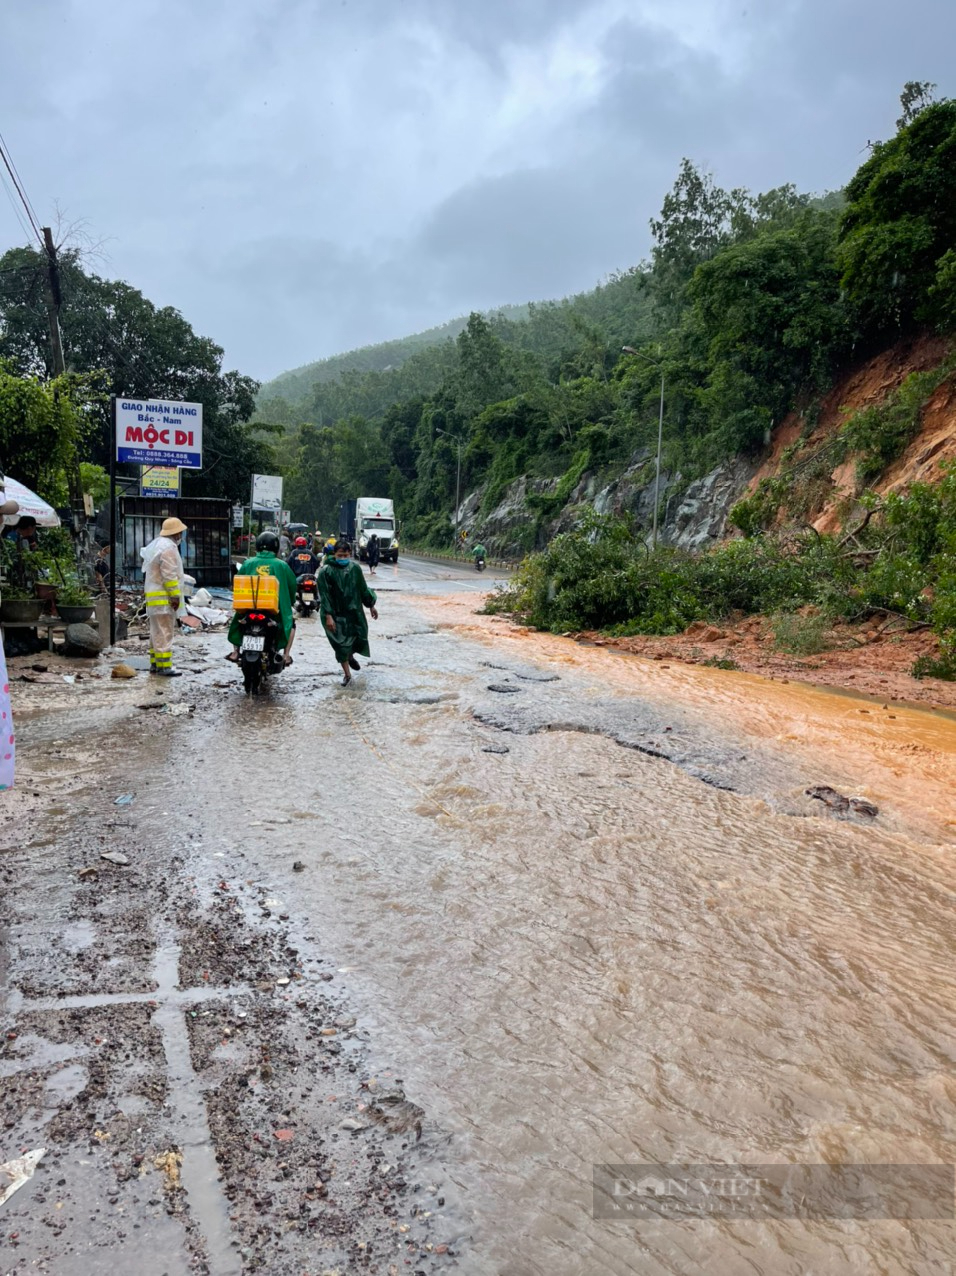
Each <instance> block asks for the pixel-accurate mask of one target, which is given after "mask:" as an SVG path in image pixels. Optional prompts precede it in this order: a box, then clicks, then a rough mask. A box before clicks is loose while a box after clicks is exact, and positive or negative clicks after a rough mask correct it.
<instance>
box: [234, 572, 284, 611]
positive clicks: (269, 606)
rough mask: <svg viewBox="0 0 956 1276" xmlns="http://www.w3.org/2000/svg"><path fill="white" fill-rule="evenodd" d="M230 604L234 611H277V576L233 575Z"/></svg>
mask: <svg viewBox="0 0 956 1276" xmlns="http://www.w3.org/2000/svg"><path fill="white" fill-rule="evenodd" d="M232 606H233V609H234V610H235V611H278V610H279V581H278V578H277V577H276V576H234V577H233V578H232Z"/></svg>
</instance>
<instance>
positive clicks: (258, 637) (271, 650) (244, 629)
mask: <svg viewBox="0 0 956 1276" xmlns="http://www.w3.org/2000/svg"><path fill="white" fill-rule="evenodd" d="M236 619H237V621H238V624H239V631H240V633H241V635H242V640H241V642H240V643H239V667H240V668H241V669H242V685H243V687H244V688H245V692H246V695H247V696H257V695H259V693H260V692H261V691H262V690H263V689H264V687H265V686H266V684H267V682H268V681H269V676H270V674H274V673H280V672H281V670H282V669H283V667H284V665H283V660H282V657H281V656H280V655H279V653H278V650H277V646H276V639H277V637H278V634H279V622H278V620H277V619H276V616H275V613H274V612H269V611H247V612H240V613H239V614H238V616H237V617H236Z"/></svg>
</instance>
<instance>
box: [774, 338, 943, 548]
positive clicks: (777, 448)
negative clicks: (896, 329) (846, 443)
mask: <svg viewBox="0 0 956 1276" xmlns="http://www.w3.org/2000/svg"><path fill="white" fill-rule="evenodd" d="M951 345H952V339H951V338H944V337H937V336H923V337H918V338H915V339H914V340H912V341H905V342H900V343H899V344H898V345H895V346H893V347H892V348H891V349H890V350H886V351H884V352H883V353H882V354H879V355H877V356H876V357H875V358H873V359H869V360H867V361H866V362H865V363H863V364H861V365H859V366H858V367H857V368H855V369H854V370H853V371H852V372H850V373H848V374H847V375H846V376H845V377H844V378H843V379H842V380H841V381H839V382H838V383H837V385H836V386H835V387H834V389H833V390H831V391H830V393H829V394H828V395H827V396H826V398H825V399H824V400H823V402H822V404H821V409H820V416H819V419H818V421H817V423H816V425H815V426H814V428H813V429H812V431H810V432H809V433H808V434H807V435H806V437H805V438H804V442H803V447H802V449H801V452H800V453H799V458H802V457H803V456H809V455H810V454H811V453H812V452H813V451H814V450H815V449H816V448H818V447H820V446H822V445H824V444H826V443H827V442H828V441H829V440H830V439H832V438H833V437H834V436H835V435H836V434H837V432H838V431H839V429H840V427H841V426H842V425H843V423H844V422H845V421H846V419H847V417H848V416H849V415H851V414H852V413H854V412H857V411H859V410H860V409H861V408H866V407H870V406H873V405H876V404H880V403H882V402H884V400H885V399H886V398H887V396H888V395H889V394H891V393H892V392H893V391H894V390H896V389H898V388H899V386H900V385H901V384H902V382H903V381H904V380H905V379H906V377H907V376H909V374H910V373H911V372H926V371H928V370H929V369H931V368H934V367H936V366H937V365H938V364H939V363H940V362H941V361H942V359H943V357H944V356H945V355H946V353H947V351H948V350H949V349H950V347H951ZM805 429H806V423H805V420H804V417H803V416H802V415H801V414H799V413H795V412H792V413H791V414H790V415H789V416H788V417H787V418H786V419H785V420H784V421H783V422H782V424H781V425H780V426H779V428H778V429H777V430H776V431H775V432H774V436H773V443H772V446H771V450H770V454H769V456H768V457H767V459H766V461H765V462H764V463H763V465H762V466H761V467H760V469H759V470H758V472H757V474H756V475H755V477H754V479H753V481H752V483H751V485H750V490H751V491H753V490H754V489H756V487H757V485H758V483H759V482H760V480H761V479H763V478H770V477H773V476H774V475H776V474H778V473H779V472H780V470H781V461H782V456H783V453H784V451H785V450H786V449H787V448H788V447H790V446H791V445H792V444H794V443H797V442H798V441H799V440H800V439H801V437H802V436H803V435H804V431H805ZM799 458H798V459H799ZM953 459H956V384H954V383H953V380H949V381H947V382H944V384H943V385H941V386H940V387H939V389H938V390H937V391H936V393H935V394H934V395H933V397H932V399H931V400H930V402H929V404H928V405H927V407H926V409H925V411H924V413H923V421H922V426H921V428H920V431H919V433H918V435H917V436H916V438H915V439H913V441H912V443H910V445H909V447H908V448H907V449H906V451H905V452H904V454H903V455H902V456H901V457H900V458H899V460H898V461H895V462H894V463H893V465H891V466H890V468H889V469H888V470H887V471H886V473H885V474H883V475H882V476H881V477H880V479H879V480H878V481H877V482H875V483H874V484H873V488H874V490H875V491H877V492H880V493H884V492H891V491H897V490H899V489H901V488H905V487H906V486H907V485H908V484H909V483H912V482H914V481H917V480H919V481H923V482H933V481H934V480H936V479H938V478H939V474H940V469H939V467H940V463H941V462H942V461H947V460H953ZM855 468H856V467H855V461H854V459H853V458H850V459H849V460H847V461H844V462H843V463H842V464H840V465H838V466H836V467H835V468H834V469H833V470H832V471H831V480H832V484H833V486H832V488H831V490H830V491H829V492H828V493H827V494H826V495H825V497H824V498H823V500H822V504H821V507H820V508H819V509H817V510H815V511H812V513H811V519H812V522H813V525H814V526H815V527H816V529H817V530H818V531H820V532H832V531H835V530H837V529H838V527H839V526H840V524H841V522H842V521H843V520H842V517H841V509H840V506H841V504H845V502H846V500H847V498H851V497H852V496H853V495H854V494H855V491H856V488H855Z"/></svg>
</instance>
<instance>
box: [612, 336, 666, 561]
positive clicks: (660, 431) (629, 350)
mask: <svg viewBox="0 0 956 1276" xmlns="http://www.w3.org/2000/svg"><path fill="white" fill-rule="evenodd" d="M621 349H622V350H623V351H624V353H625V354H633V355H637V357H638V359H646V360H647V362H648V363H649V364H651V365H652V366H653V367H655V368H660V373H661V411H660V417H659V419H658V423H657V469H656V470H655V471H654V518H653V523H652V527H651V548H652V549H657V507H658V506H659V505H660V493H661V450H662V448H663V445H664V369H663V368H662V367H661V365H660V364H659V363H658V362H657V360H656V359H652V358H651V357H650V355H646V354H644V352H643V351H641V350H635V349H634V347H633V346H621Z"/></svg>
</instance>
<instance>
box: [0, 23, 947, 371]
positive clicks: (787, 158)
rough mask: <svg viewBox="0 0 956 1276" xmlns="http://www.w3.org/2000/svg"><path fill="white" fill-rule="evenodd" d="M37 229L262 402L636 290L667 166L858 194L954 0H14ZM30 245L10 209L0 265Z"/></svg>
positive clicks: (935, 76)
mask: <svg viewBox="0 0 956 1276" xmlns="http://www.w3.org/2000/svg"><path fill="white" fill-rule="evenodd" d="M0 10H2V11H0V133H2V134H3V136H4V137H5V139H6V141H7V144H8V146H9V148H10V150H11V152H12V154H13V157H14V159H15V161H16V163H17V166H18V168H19V170H20V174H21V176H22V178H23V180H24V183H25V185H26V188H27V191H28V194H29V195H30V198H31V200H32V202H33V204H34V205H35V207H36V210H37V213H38V215H39V216H40V218H41V221H45V220H48V219H49V218H51V217H52V216H53V209H54V204H58V205H59V207H60V208H61V209H62V210H63V211H64V213H65V215H66V217H67V219H68V220H70V219H78V218H83V219H85V221H86V223H87V225H88V228H89V231H90V233H91V234H92V236H93V237H94V238H96V239H103V240H104V241H105V244H104V251H105V254H106V259H105V260H104V261H101V262H100V263H99V264H98V265H97V267H96V268H97V269H98V271H99V273H101V274H105V275H109V276H113V277H119V278H123V279H126V280H128V281H129V282H130V283H131V284H133V285H135V286H136V287H137V288H140V289H141V290H142V291H143V292H144V293H145V294H146V295H147V296H148V297H150V298H151V299H152V300H153V301H154V302H156V303H157V304H161V305H167V304H170V305H174V306H176V307H178V308H179V309H180V310H181V311H182V312H183V314H184V315H185V316H186V318H187V319H188V320H189V321H190V322H191V323H192V325H193V326H194V328H196V329H197V330H198V331H199V332H201V333H203V334H204V335H208V336H211V337H213V338H215V339H216V340H217V341H218V342H220V344H222V345H224V346H225V348H226V363H227V366H229V367H238V368H239V369H240V370H241V371H243V372H247V373H250V374H252V375H254V376H257V377H260V378H267V377H270V376H273V375H275V374H276V373H278V372H280V371H283V370H284V369H287V368H291V367H294V366H297V365H299V364H302V363H305V362H308V361H310V360H312V359H316V358H321V357H323V356H325V355H329V354H334V353H337V352H339V351H342V350H347V349H350V348H352V347H354V346H358V345H365V344H368V343H370V342H375V341H380V340H384V339H386V338H389V337H398V336H403V335H405V334H407V333H409V332H413V331H417V330H419V329H421V328H424V327H428V326H430V325H432V324H435V323H440V322H443V321H444V320H446V319H449V318H452V317H453V316H455V315H459V314H463V313H467V312H468V311H469V310H472V309H487V308H489V307H493V306H496V305H501V304H504V303H507V302H521V301H527V300H533V299H541V298H546V297H560V296H563V295H566V294H568V293H571V292H576V291H580V290H582V289H584V288H588V287H591V286H592V285H593V284H594V283H596V282H597V281H598V280H599V279H600V278H602V277H603V276H605V275H607V274H608V273H610V272H611V271H614V270H616V269H619V268H622V267H627V266H630V265H634V264H636V263H637V262H639V261H640V260H641V259H642V258H643V257H644V256H646V255H647V253H648V250H649V246H650V236H649V231H648V225H647V223H648V218H649V217H651V216H652V215H653V214H655V213H656V212H657V211H658V210H659V208H660V204H661V200H662V197H663V195H664V193H665V191H666V190H667V189H668V188H669V187H670V185H671V184H672V182H673V180H674V177H675V175H676V172H677V168H678V165H679V163H680V160H681V157H682V156H684V155H687V156H689V157H690V158H691V159H692V160H694V161H695V162H696V163H698V164H700V165H703V166H705V167H707V168H709V169H710V170H711V171H712V172H713V173H714V175H715V177H716V178H717V180H718V181H719V182H720V184H721V185H724V186H747V187H750V188H751V189H754V190H763V189H767V188H769V187H771V186H776V185H779V184H781V183H783V182H787V181H793V182H795V183H796V184H797V185H798V186H799V187H800V188H801V189H804V190H815V191H822V190H824V189H831V188H834V187H838V186H841V185H843V184H844V182H845V181H846V180H847V178H848V177H849V176H850V175H851V174H852V172H853V171H854V169H855V168H856V167H857V165H858V164H859V163H860V162H862V159H863V155H862V154H861V151H862V150H863V148H864V147H865V145H866V143H867V141H868V140H869V139H871V138H872V139H875V138H884V137H887V136H889V135H890V134H891V133H892V132H893V131H894V124H893V122H894V120H895V119H896V116H897V115H898V113H899V111H898V100H897V99H898V96H899V92H900V89H901V87H902V85H903V83H904V81H906V80H909V79H928V80H934V81H936V82H937V83H938V84H939V86H940V90H941V92H943V93H944V94H946V95H949V96H953V95H956V70H954V61H953V49H954V48H956V3H954V0H908V3H906V4H902V3H900V0H735V2H733V3H731V2H730V0H727V2H726V3H725V0H7V2H6V3H4V4H2V5H0ZM22 242H24V235H23V231H22V230H21V228H20V226H19V224H18V222H17V220H16V218H15V216H14V213H13V210H12V209H11V207H10V203H9V202H8V200H7V199H5V198H4V197H3V196H0V249H3V248H6V247H9V246H11V245H13V244H17V243H22Z"/></svg>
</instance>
